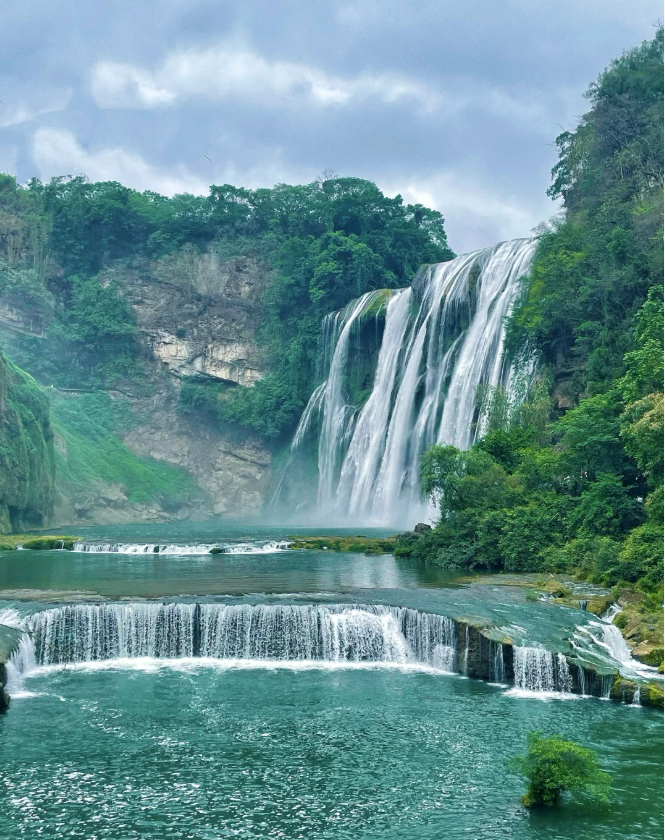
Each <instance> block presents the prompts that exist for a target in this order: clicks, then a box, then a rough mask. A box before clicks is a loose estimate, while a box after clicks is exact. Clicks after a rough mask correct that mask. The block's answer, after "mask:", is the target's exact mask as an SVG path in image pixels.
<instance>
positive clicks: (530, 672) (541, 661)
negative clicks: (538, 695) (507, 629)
mask: <svg viewBox="0 0 665 840" xmlns="http://www.w3.org/2000/svg"><path fill="white" fill-rule="evenodd" d="M513 666H514V669H515V686H516V687H517V688H521V689H524V690H527V691H541V692H555V691H556V692H560V693H564V694H569V693H570V692H571V691H572V687H573V681H572V678H571V675H570V668H569V667H568V662H567V661H566V657H565V656H564V655H563V654H561V653H557V654H553V653H552V652H551V651H549V650H545V649H544V648H538V647H515V648H514V653H513Z"/></svg>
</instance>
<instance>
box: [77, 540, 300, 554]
mask: <svg viewBox="0 0 665 840" xmlns="http://www.w3.org/2000/svg"><path fill="white" fill-rule="evenodd" d="M289 545H290V542H289V541H288V540H268V541H262V542H255V543H251V542H244V543H203V544H199V545H177V544H169V543H102V542H98V543H88V542H75V543H74V544H73V546H72V548H71V550H72V551H75V552H79V553H81V552H82V553H86V554H146V555H150V554H167V555H176V556H185V555H188V554H192V555H202V554H211V553H213V554H275V553H276V552H278V551H286V550H287V549H288V547H289Z"/></svg>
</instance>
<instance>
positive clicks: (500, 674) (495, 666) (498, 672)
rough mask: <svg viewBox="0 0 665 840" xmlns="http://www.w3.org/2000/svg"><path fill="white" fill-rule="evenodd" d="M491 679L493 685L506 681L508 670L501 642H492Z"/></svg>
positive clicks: (490, 655)
mask: <svg viewBox="0 0 665 840" xmlns="http://www.w3.org/2000/svg"><path fill="white" fill-rule="evenodd" d="M489 666H490V667H489V679H490V682H493V683H504V682H505V681H506V668H505V665H504V661H503V645H502V644H501V642H495V641H493V640H492V641H490V652H489Z"/></svg>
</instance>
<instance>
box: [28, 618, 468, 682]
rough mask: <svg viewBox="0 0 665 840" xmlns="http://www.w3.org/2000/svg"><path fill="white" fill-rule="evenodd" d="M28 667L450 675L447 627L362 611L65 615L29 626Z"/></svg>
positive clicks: (450, 629) (452, 646)
mask: <svg viewBox="0 0 665 840" xmlns="http://www.w3.org/2000/svg"><path fill="white" fill-rule="evenodd" d="M28 629H29V631H30V633H31V635H32V638H33V640H34V659H35V662H36V664H38V665H55V664H65V663H76V662H92V661H96V660H102V659H118V658H126V657H130V658H131V657H157V658H182V657H195V656H200V657H213V658H216V659H252V660H275V661H280V660H281V661H285V660H289V661H328V662H344V661H347V662H390V663H403V664H408V663H419V664H423V665H430V666H433V667H436V668H439V669H441V670H446V671H452V670H453V669H454V666H455V655H456V627H455V623H454V621H452V619H450V618H446V617H445V616H440V615H430V614H426V613H420V612H417V611H416V610H410V609H404V608H396V607H395V608H392V607H383V606H367V605H348V604H340V605H329V606H328V605H326V606H319V605H317V606H304V605H303V606H290V605H269V606H261V605H259V606H250V605H242V606H235V605H233V606H226V605H218V604H200V605H199V604H126V605H125V604H109V605H94V606H83V605H77V606H69V607H61V608H56V609H51V610H45V611H43V612H40V613H37V614H35V615H33V616H31V617H30V619H29V622H28Z"/></svg>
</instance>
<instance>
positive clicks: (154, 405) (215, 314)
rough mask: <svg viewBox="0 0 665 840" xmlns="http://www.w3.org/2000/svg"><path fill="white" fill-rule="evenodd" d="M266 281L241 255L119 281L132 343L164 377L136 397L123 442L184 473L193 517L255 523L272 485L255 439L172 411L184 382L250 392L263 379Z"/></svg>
mask: <svg viewBox="0 0 665 840" xmlns="http://www.w3.org/2000/svg"><path fill="white" fill-rule="evenodd" d="M268 279H269V276H268V271H267V270H266V269H265V268H264V267H262V266H260V265H259V264H258V263H257V262H256V261H255V260H253V259H250V258H248V257H234V258H231V259H222V258H221V257H220V256H219V255H218V254H216V253H215V252H214V251H212V252H209V253H207V254H203V255H200V254H198V253H194V252H188V251H187V250H185V251H184V252H181V253H180V254H178V255H177V257H174V258H172V259H165V260H162V261H160V262H159V263H157V264H155V265H153V266H151V271H150V273H149V274H145V273H140V272H136V273H128V274H126V275H125V277H124V278H123V282H122V286H123V288H124V290H125V296H126V298H127V300H128V301H129V302H130V303H131V306H132V309H133V311H134V314H135V317H136V324H137V326H138V328H139V340H140V342H141V343H142V345H143V346H144V348H145V351H146V353H147V354H148V355H149V356H150V357H151V358H152V360H153V362H154V364H155V367H156V369H158V370H156V374H158V372H161V374H162V376H161V377H159V376H158V375H156V378H155V391H154V393H153V394H152V395H151V396H150V397H146V398H144V397H134V398H133V402H134V411H135V414H136V416H137V417H140V418H141V425H140V426H138V427H137V428H135V429H133V430H131V431H130V432H129V433H128V434H127V435H125V436H124V438H123V439H124V442H125V444H126V445H127V446H128V447H129V448H130V449H131V451H132V452H134V453H136V454H137V455H139V456H141V457H150V458H153V459H156V460H158V461H164V462H167V463H169V464H173V465H176V466H179V467H182V468H183V469H185V470H187V472H188V473H189V474H190V475H191V476H192V477H193V479H194V480H195V481H196V484H197V485H198V487H199V488H200V489H201V490H202V491H203V493H204V495H205V497H206V502H205V504H204V505H198V506H195V507H196V509H195V510H193V511H191V513H188V514H187V515H191V517H192V518H203V517H204V516H205V515H217V516H219V515H223V516H228V517H231V518H238V517H243V516H254V515H257V514H258V513H259V512H260V511H261V507H262V504H263V499H264V495H265V492H266V491H267V488H268V485H269V483H270V465H271V452H270V450H269V448H268V447H267V446H266V445H265V444H264V443H262V441H261V440H260V439H259V438H258V437H256V436H252V435H248V434H247V433H246V432H239V431H238V430H235V429H231V428H229V427H224V426H223V425H222V424H220V423H219V421H217V420H211V419H210V418H207V417H205V416H204V415H201V416H200V417H195V416H193V415H192V414H187V415H185V414H184V413H183V412H181V411H179V410H178V394H179V390H180V387H181V385H182V383H183V382H184V381H186V380H187V379H188V378H192V379H194V380H196V381H206V380H208V381H217V382H220V383H225V384H228V385H230V386H239V387H252V385H253V384H254V383H255V382H256V381H258V380H259V379H260V378H261V377H262V376H263V375H264V372H265V370H266V364H265V360H264V359H263V357H262V355H261V353H260V351H259V349H258V348H257V345H256V341H255V331H256V328H257V326H258V324H259V322H260V320H261V317H262V315H263V304H262V301H261V296H262V294H263V291H264V290H265V287H266V285H267V283H268Z"/></svg>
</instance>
